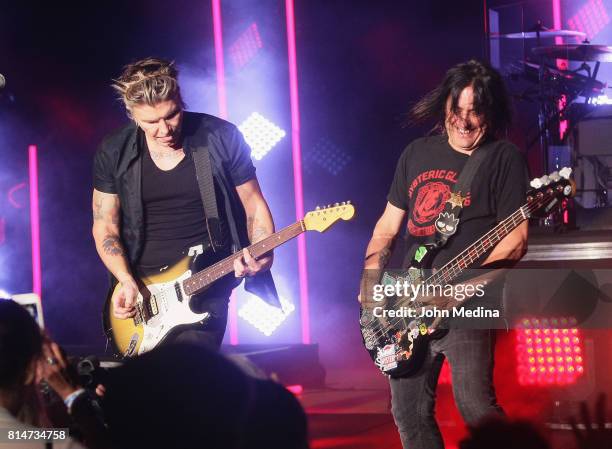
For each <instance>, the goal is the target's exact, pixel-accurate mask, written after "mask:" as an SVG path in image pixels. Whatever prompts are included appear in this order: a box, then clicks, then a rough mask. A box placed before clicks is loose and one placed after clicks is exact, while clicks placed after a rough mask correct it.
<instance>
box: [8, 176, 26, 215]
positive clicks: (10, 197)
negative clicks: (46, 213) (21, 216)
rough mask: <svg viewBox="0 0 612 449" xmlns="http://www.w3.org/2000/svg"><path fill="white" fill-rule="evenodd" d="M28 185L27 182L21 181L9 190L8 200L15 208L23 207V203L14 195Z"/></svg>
mask: <svg viewBox="0 0 612 449" xmlns="http://www.w3.org/2000/svg"><path fill="white" fill-rule="evenodd" d="M25 187H26V183H25V182H21V183H19V184H15V185H14V186H13V187H11V188H10V189H9V191H8V201H9V203H11V206H13V207H14V208H15V209H21V208H22V207H23V204H20V203H19V201H17V200H16V199H15V197H14V195H15V194H16V193H17V192H18V191H19V190H21V189H25Z"/></svg>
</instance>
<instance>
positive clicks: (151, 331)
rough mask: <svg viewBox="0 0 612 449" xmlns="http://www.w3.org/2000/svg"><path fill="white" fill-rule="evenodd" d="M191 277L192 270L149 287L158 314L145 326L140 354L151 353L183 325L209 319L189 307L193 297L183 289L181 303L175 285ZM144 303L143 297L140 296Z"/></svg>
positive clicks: (206, 314)
mask: <svg viewBox="0 0 612 449" xmlns="http://www.w3.org/2000/svg"><path fill="white" fill-rule="evenodd" d="M190 276H191V270H188V271H186V272H185V273H183V274H182V275H181V276H180V277H178V278H177V279H174V280H173V281H171V282H163V283H159V284H150V285H148V286H147V288H148V289H149V291H150V292H151V296H152V297H154V298H155V301H156V303H157V309H158V313H157V314H156V315H155V316H153V317H152V318H150V319H149V320H148V321H147V322H146V324H143V328H144V335H143V339H142V343H141V345H140V348H139V350H138V354H139V355H140V354H142V353H144V352H147V351H150V350H151V349H153V348H154V347H155V346H157V344H158V343H159V342H160V341H161V340H162V339H163V338H164V337H165V336H166V335H168V332H170V331H171V330H172V329H174V328H175V327H176V326H179V325H181V324H193V323H197V322H198V321H202V320H205V319H207V318H208V316H209V315H210V314H209V313H193V312H192V311H191V309H190V307H189V304H190V302H191V297H190V296H188V295H187V294H186V293H185V292H184V290H183V289H182V287H181V293H182V296H183V301H179V299H178V297H177V294H176V290H175V285H176V283H177V282H178V284H179V285H180V286H181V285H182V283H183V281H184V280H185V279H187V278H188V277H190ZM138 301H140V302H142V295H140V294H139V295H138Z"/></svg>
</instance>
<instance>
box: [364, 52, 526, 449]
mask: <svg viewBox="0 0 612 449" xmlns="http://www.w3.org/2000/svg"><path fill="white" fill-rule="evenodd" d="M411 116H412V121H413V123H421V122H427V121H432V122H435V127H434V129H433V130H432V131H433V132H432V133H430V135H429V136H427V137H424V138H421V139H417V140H415V141H413V142H412V143H411V144H410V145H408V147H407V148H406V149H405V150H404V152H403V153H402V155H401V157H400V159H399V162H398V164H397V168H396V171H395V177H394V179H393V183H392V185H391V189H390V191H389V194H388V196H387V200H388V202H387V206H386V208H385V211H384V213H383V214H382V216H381V217H380V219H379V220H378V222H377V224H376V227H375V228H374V232H373V235H372V239H371V240H370V243H369V245H368V248H367V252H366V260H365V268H366V270H368V269H371V270H381V269H382V268H385V266H386V265H387V263H388V262H389V257H390V254H391V249H392V246H393V243H394V241H395V238H396V236H397V235H398V234H399V232H400V228H401V226H402V222H403V220H404V218H406V217H407V218H408V224H407V239H406V240H407V242H406V243H407V245H406V248H409V254H407V259H406V260H410V259H411V258H412V257H413V255H414V254H410V251H412V252H413V253H414V252H415V250H416V248H417V247H418V246H419V244H421V243H424V242H426V241H430V240H431V239H432V238H433V237H434V235H435V233H436V231H435V230H436V228H435V221H436V219H437V218H438V216H439V214H440V213H441V212H442V211H443V210H444V208H445V203H446V202H447V200H448V199H449V198H450V196H451V192H452V189H453V186H454V184H455V183H456V182H457V179H458V177H459V174H460V173H461V171H462V169H463V167H464V165H465V164H466V162H467V161H468V160H469V158H470V157H471V156H472V155H473V154H475V153H476V152H478V151H480V150H481V149H483V148H485V146H486V147H488V148H487V150H485V151H486V153H484V154H485V158H484V159H483V161H482V163H481V164H480V166H479V168H478V169H477V171H476V174H475V176H474V178H473V181H472V183H471V187H470V190H469V192H464V195H463V196H464V198H463V199H462V203H463V204H462V206H463V212H462V214H461V217H460V223H459V227H458V230H457V232H456V233H455V234H454V235H453V236H452V238H450V239H449V240H448V242H447V243H446V245H445V246H443V247H442V249H441V250H440V251H439V252H438V253H437V254H436V255H435V257H434V259H433V262H432V268H439V267H441V266H443V265H444V264H445V263H447V262H448V261H449V260H451V259H452V258H453V257H455V256H456V255H457V254H459V253H460V252H461V251H462V250H463V249H465V248H466V247H467V246H469V245H470V244H471V243H472V242H474V241H475V240H476V239H478V238H479V237H480V236H482V235H483V234H485V233H486V232H488V231H489V230H490V229H491V228H493V227H494V226H495V224H496V223H498V222H500V221H501V220H503V219H505V218H506V217H508V216H509V215H510V214H511V213H512V212H514V211H515V210H516V209H518V208H519V207H520V206H521V205H522V204H523V202H524V200H525V189H526V186H527V171H526V166H525V162H524V160H523V158H522V156H521V154H520V153H519V151H518V149H517V148H516V147H515V146H514V145H513V144H511V143H509V142H507V141H504V140H501V137H502V136H503V135H504V134H505V132H506V131H507V128H508V126H509V124H510V120H511V113H510V105H509V99H508V95H507V92H506V89H505V87H504V83H503V81H502V78H501V76H500V75H499V73H497V72H496V71H495V70H494V69H492V68H491V67H490V66H488V65H486V64H483V63H481V62H478V61H469V62H466V63H462V64H459V65H456V66H454V67H453V68H451V69H450V70H449V71H448V72H447V73H446V76H445V77H444V80H443V81H442V83H441V84H440V85H439V86H438V87H437V88H435V89H434V90H433V91H431V92H430V93H429V94H427V95H426V96H425V97H424V98H423V99H422V100H421V101H419V102H418V103H417V104H416V105H415V106H414V107H413V109H412V111H411ZM481 154H482V153H481ZM526 247H527V222H523V223H522V224H521V225H520V226H519V227H517V228H516V229H515V230H514V231H512V232H511V233H510V234H509V235H507V236H506V237H505V238H504V239H503V240H502V241H501V242H500V243H499V244H498V245H497V246H496V247H495V248H494V249H493V250H492V251H491V252H490V253H489V254H487V255H486V256H485V257H484V260H483V261H481V262H480V263H479V264H477V265H476V266H478V265H479V266H492V265H494V266H507V265H512V264H513V263H515V262H516V261H518V260H519V259H520V258H521V257H522V256H523V255H524V253H525V252H526ZM494 343H495V340H494V330H492V329H473V328H472V329H469V328H451V329H449V332H448V333H447V334H446V336H444V337H443V338H441V339H439V340H435V341H433V342H432V343H431V344H430V345H429V349H428V353H427V356H426V359H425V362H424V364H423V365H422V367H421V368H420V370H419V371H418V372H417V373H416V374H415V375H413V376H410V377H406V378H399V379H390V384H391V394H392V413H393V417H394V419H395V422H396V424H397V427H398V429H399V432H400V436H401V439H402V444H403V446H404V447H405V448H408V447H409V448H410V449H421V448H423V449H425V448H426V449H438V448H442V447H443V446H444V444H443V441H442V437H441V434H440V430H439V428H438V425H437V423H436V420H435V418H434V405H435V389H436V384H437V381H438V376H439V374H440V369H441V367H442V363H443V361H444V359H445V358H447V359H448V361H449V363H450V366H451V375H452V382H453V394H454V397H455V402H456V403H457V406H458V408H459V411H460V412H461V414H462V416H463V418H464V420H465V421H466V422H467V423H468V424H474V423H476V422H477V421H479V420H480V419H482V418H484V417H485V416H487V415H490V414H501V413H503V412H502V409H501V407H500V406H499V405H498V404H497V400H496V397H495V392H494V389H493V378H492V377H493V352H494Z"/></svg>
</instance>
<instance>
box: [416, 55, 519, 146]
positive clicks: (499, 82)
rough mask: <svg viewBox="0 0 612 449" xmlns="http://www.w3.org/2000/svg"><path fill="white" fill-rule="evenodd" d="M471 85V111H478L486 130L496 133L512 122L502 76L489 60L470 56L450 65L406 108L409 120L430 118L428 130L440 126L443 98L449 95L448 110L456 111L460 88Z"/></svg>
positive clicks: (498, 135) (446, 98)
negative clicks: (431, 86)
mask: <svg viewBox="0 0 612 449" xmlns="http://www.w3.org/2000/svg"><path fill="white" fill-rule="evenodd" d="M468 86H472V89H473V91H474V112H475V113H476V114H478V115H482V117H483V118H484V123H485V125H486V126H487V134H489V135H493V136H496V137H500V136H502V135H503V134H505V133H506V131H507V130H508V128H509V126H510V124H511V122H512V110H511V106H510V98H509V96H508V92H507V90H506V86H505V84H504V81H503V79H502V76H501V75H500V74H499V72H498V71H497V70H495V69H494V68H493V67H491V66H490V65H489V64H487V63H485V62H481V61H476V60H470V61H468V62H463V63H461V64H457V65H456V66H454V67H451V68H450V69H449V70H448V72H446V75H445V76H444V79H443V80H442V83H440V85H439V86H438V87H436V88H435V89H434V90H432V91H431V92H429V93H428V94H426V95H425V96H424V97H423V98H422V99H421V100H419V101H418V102H417V103H416V104H415V105H414V106H413V107H412V109H411V110H410V112H409V123H410V124H421V123H426V122H434V123H435V126H434V128H433V130H432V131H434V130H438V131H443V130H444V120H445V117H446V102H447V101H448V99H449V98H450V99H451V112H452V113H453V114H457V109H458V107H457V103H458V101H459V96H460V95H461V92H462V91H463V89H465V88H466V87H468Z"/></svg>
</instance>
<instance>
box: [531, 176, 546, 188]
mask: <svg viewBox="0 0 612 449" xmlns="http://www.w3.org/2000/svg"><path fill="white" fill-rule="evenodd" d="M529 185H530V186H531V187H533V188H534V189H539V188H540V187H542V186H543V184H542V181H541V180H540V178H533V179H532V180H531V182H530V183H529Z"/></svg>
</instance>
